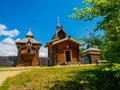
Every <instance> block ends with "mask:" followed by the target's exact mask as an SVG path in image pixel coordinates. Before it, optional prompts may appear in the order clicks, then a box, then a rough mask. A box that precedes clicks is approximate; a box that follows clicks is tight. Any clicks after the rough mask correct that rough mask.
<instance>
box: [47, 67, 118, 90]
mask: <svg viewBox="0 0 120 90" xmlns="http://www.w3.org/2000/svg"><path fill="white" fill-rule="evenodd" d="M69 74H72V76H71V75H69ZM69 74H68V76H67V78H69V80H67V81H63V80H59V79H58V80H56V81H54V82H52V83H54V85H53V86H52V87H51V88H49V90H120V87H119V86H118V80H117V79H116V78H114V73H111V72H108V71H101V70H98V69H96V70H86V71H81V70H78V71H72V72H69Z"/></svg>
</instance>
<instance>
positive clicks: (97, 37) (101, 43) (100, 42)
mask: <svg viewBox="0 0 120 90" xmlns="http://www.w3.org/2000/svg"><path fill="white" fill-rule="evenodd" d="M87 32H88V34H89V36H88V37H86V36H83V37H77V40H78V41H82V42H83V44H84V45H86V44H87V45H89V44H91V45H92V46H93V47H95V48H98V49H100V50H101V59H105V51H106V48H105V40H104V35H102V34H96V32H95V31H93V32H91V31H89V30H87Z"/></svg>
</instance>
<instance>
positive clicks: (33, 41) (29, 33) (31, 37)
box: [16, 30, 41, 44]
mask: <svg viewBox="0 0 120 90" xmlns="http://www.w3.org/2000/svg"><path fill="white" fill-rule="evenodd" d="M28 41H30V42H31V43H34V44H41V42H39V41H37V40H35V39H34V35H33V34H32V31H31V30H30V31H29V32H28V33H27V34H26V38H24V39H22V40H18V41H16V43H27V42H28Z"/></svg>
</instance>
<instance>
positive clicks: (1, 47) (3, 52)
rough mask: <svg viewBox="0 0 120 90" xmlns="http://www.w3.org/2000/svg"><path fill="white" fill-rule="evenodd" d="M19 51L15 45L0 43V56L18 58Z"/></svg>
mask: <svg viewBox="0 0 120 90" xmlns="http://www.w3.org/2000/svg"><path fill="white" fill-rule="evenodd" d="M17 51H18V50H17V47H16V46H15V45H10V44H3V43H0V56H17Z"/></svg>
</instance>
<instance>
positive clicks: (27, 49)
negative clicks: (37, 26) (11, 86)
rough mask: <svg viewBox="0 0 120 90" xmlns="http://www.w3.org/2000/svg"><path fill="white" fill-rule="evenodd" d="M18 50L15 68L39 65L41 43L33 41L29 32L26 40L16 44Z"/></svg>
mask: <svg viewBox="0 0 120 90" xmlns="http://www.w3.org/2000/svg"><path fill="white" fill-rule="evenodd" d="M16 46H17V48H18V59H17V66H38V65H40V59H39V49H40V47H41V43H40V42H38V41H37V40H35V39H34V35H33V34H32V32H31V30H30V31H29V32H28V33H27V34H26V38H24V39H22V40H19V41H17V42H16Z"/></svg>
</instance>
